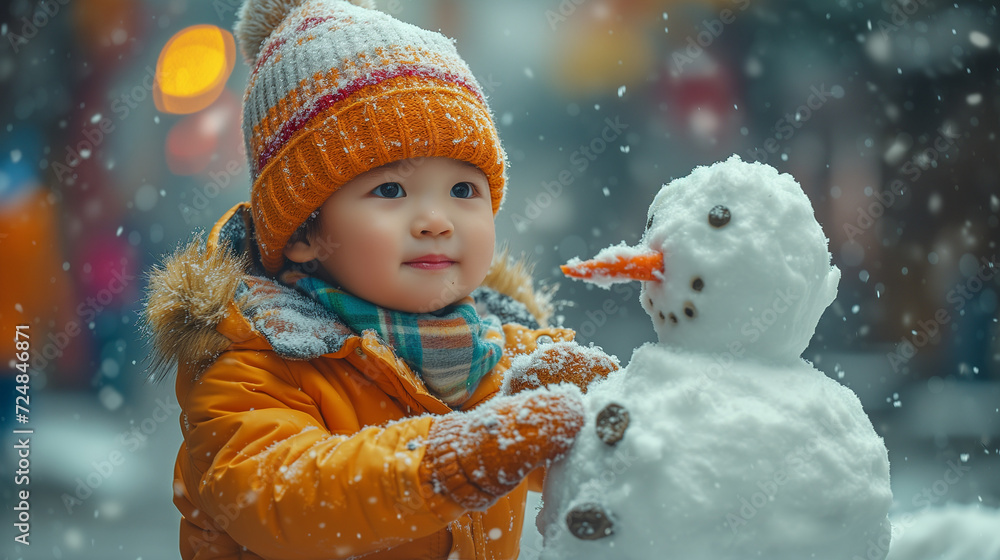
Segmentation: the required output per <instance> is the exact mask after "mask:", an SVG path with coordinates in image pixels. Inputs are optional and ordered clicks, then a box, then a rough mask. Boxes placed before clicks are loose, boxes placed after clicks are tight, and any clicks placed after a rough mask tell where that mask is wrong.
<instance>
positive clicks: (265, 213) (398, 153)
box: [235, 0, 506, 273]
mask: <svg viewBox="0 0 1000 560" xmlns="http://www.w3.org/2000/svg"><path fill="white" fill-rule="evenodd" d="M352 2H354V4H357V5H354V4H352V3H350V2H348V1H347V0H247V2H246V3H245V4H244V5H243V7H242V9H241V10H240V14H239V19H238V21H237V22H236V27H235V34H236V38H237V40H238V42H239V45H240V50H241V51H242V52H243V56H244V57H245V58H246V60H247V61H248V62H249V63H250V64H252V65H253V70H252V71H251V73H250V79H249V82H248V84H247V90H246V94H245V96H244V98H243V137H244V141H245V142H246V149H247V157H248V159H249V162H250V171H251V177H252V179H253V186H252V187H251V193H250V205H251V209H252V214H253V221H254V230H255V235H256V241H257V246H258V248H259V249H260V256H261V261H262V263H263V265H264V268H265V269H266V270H267V271H268V272H271V273H274V272H277V271H278V270H279V269H280V268H281V266H282V264H283V263H284V255H283V250H284V247H285V244H286V243H287V242H288V239H289V238H290V237H291V235H292V234H293V233H294V232H295V230H296V229H297V228H298V227H299V226H300V225H301V224H302V223H303V222H305V220H306V219H307V218H308V217H309V215H310V214H311V213H312V212H313V211H315V210H316V209H317V208H319V207H320V206H321V205H322V204H323V203H324V202H325V201H326V199H327V198H328V197H329V196H330V195H331V194H333V192H334V191H336V190H337V189H338V188H339V187H340V186H341V185H343V184H344V183H346V182H347V181H349V180H351V179H352V178H354V177H355V176H357V175H359V174H361V173H364V172H365V171H369V170H371V169H374V168H376V167H379V166H381V165H385V164H387V163H391V162H394V161H399V160H402V159H406V158H412V157H449V158H454V159H458V160H463V161H467V162H469V163H471V164H473V165H475V166H477V167H478V168H479V169H481V170H482V171H483V173H485V174H486V177H487V179H488V180H489V188H490V200H491V203H492V205H493V213H494V214H496V212H497V211H498V210H499V209H500V203H501V201H502V200H503V196H504V184H505V182H506V177H505V167H506V154H505V153H504V151H503V148H502V147H501V145H500V139H499V137H498V135H497V130H496V126H495V125H494V122H493V117H492V115H491V114H490V110H489V107H488V106H487V104H486V97H485V95H484V94H483V91H482V88H481V87H480V86H479V83H478V82H477V81H476V78H475V77H474V76H473V75H472V72H471V71H470V70H469V67H468V66H467V65H466V64H465V62H464V61H463V60H462V59H461V57H459V55H458V53H457V52H456V50H455V46H454V44H453V41H452V40H451V39H448V38H446V37H444V36H443V35H441V34H440V33H435V32H432V31H427V30H424V29H421V28H419V27H416V26H413V25H410V24H408V23H404V22H401V21H398V20H396V19H394V18H392V17H391V16H389V15H388V14H385V13H382V12H379V11H377V10H375V9H374V5H373V3H372V1H371V0H352Z"/></svg>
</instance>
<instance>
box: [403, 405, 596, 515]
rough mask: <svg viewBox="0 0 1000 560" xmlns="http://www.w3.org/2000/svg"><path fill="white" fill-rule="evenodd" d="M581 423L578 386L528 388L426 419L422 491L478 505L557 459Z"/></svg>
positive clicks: (466, 505)
mask: <svg viewBox="0 0 1000 560" xmlns="http://www.w3.org/2000/svg"><path fill="white" fill-rule="evenodd" d="M581 427H583V401H582V399H581V396H580V393H579V391H577V390H576V389H572V388H562V389H560V390H551V391H550V390H540V391H529V392H525V393H521V394H519V395H515V396H513V397H494V398H493V399H492V400H490V401H488V402H486V403H484V404H482V405H480V406H479V407H477V408H476V409H475V410H472V411H469V412H452V413H449V414H446V415H444V416H441V417H440V418H439V419H436V420H435V421H434V424H432V426H431V429H430V433H429V434H428V436H427V451H426V453H425V454H424V458H423V460H422V462H421V464H420V474H421V479H422V480H423V484H424V487H425V491H432V492H435V493H438V494H445V495H447V496H449V497H450V498H451V499H453V500H454V501H455V502H456V503H458V504H459V505H460V506H462V507H464V508H466V509H476V510H483V509H486V508H488V507H489V506H491V505H493V503H494V502H496V500H497V499H498V498H499V497H501V496H503V495H505V494H507V493H508V492H510V491H511V490H513V489H514V488H516V487H517V486H518V485H519V484H520V483H521V481H522V480H523V479H524V477H526V476H527V475H528V473H530V472H531V471H533V470H534V469H535V468H536V467H539V466H543V465H547V464H548V463H549V462H551V461H554V460H558V459H560V458H561V457H562V456H563V455H564V454H565V453H566V452H567V451H568V450H569V448H570V446H571V445H572V444H573V440H574V439H575V438H576V434H577V432H579V431H580V428H581Z"/></svg>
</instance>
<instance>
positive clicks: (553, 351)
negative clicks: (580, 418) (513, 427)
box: [503, 342, 621, 395]
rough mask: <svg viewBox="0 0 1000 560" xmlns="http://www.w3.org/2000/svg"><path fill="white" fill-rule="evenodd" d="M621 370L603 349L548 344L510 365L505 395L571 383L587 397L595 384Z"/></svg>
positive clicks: (573, 343)
mask: <svg viewBox="0 0 1000 560" xmlns="http://www.w3.org/2000/svg"><path fill="white" fill-rule="evenodd" d="M620 368H621V366H620V365H619V364H618V359H617V358H615V357H614V356H608V355H607V354H605V353H604V351H602V350H601V349H600V348H595V347H584V346H580V345H579V344H577V343H575V342H556V343H554V344H545V345H542V346H539V347H538V350H535V351H534V352H532V353H531V354H528V355H526V356H518V357H517V358H515V359H514V360H513V361H512V362H511V364H510V369H508V370H507V373H506V375H505V378H504V383H503V392H504V393H505V394H508V395H514V394H517V393H520V392H521V391H526V390H530V389H535V388H538V387H543V386H548V385H555V384H557V383H572V384H573V385H576V386H577V387H579V389H580V390H581V391H583V392H584V393H586V392H587V387H589V386H590V384H591V383H592V382H593V381H595V380H596V379H603V378H605V377H607V376H608V374H609V373H611V372H612V371H617V370H618V369H620Z"/></svg>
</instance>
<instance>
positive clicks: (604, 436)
mask: <svg viewBox="0 0 1000 560" xmlns="http://www.w3.org/2000/svg"><path fill="white" fill-rule="evenodd" d="M625 428H628V411H627V410H625V407H624V406H621V405H618V404H615V403H611V404H609V405H608V406H606V407H604V410H602V411H600V412H599V413H597V437H599V438H601V441H603V442H604V443H606V444H608V445H614V444H616V443H618V442H619V441H621V439H622V438H623V437H625Z"/></svg>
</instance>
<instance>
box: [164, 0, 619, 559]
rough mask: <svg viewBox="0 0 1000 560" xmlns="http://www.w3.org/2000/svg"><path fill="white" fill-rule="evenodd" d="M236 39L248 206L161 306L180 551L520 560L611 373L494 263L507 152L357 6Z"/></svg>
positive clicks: (452, 73) (188, 265)
mask: <svg viewBox="0 0 1000 560" xmlns="http://www.w3.org/2000/svg"><path fill="white" fill-rule="evenodd" d="M236 32H237V36H238V39H239V41H240V44H241V49H242V50H243V53H244V55H245V56H246V58H247V60H249V61H252V62H253V64H254V66H253V71H252V73H251V75H250V79H249V85H248V88H247V93H246V96H245V98H244V116H243V127H244V135H245V140H246V145H247V153H248V156H249V159H250V164H251V168H252V176H253V185H252V189H251V201H250V202H249V203H242V204H239V205H237V206H235V207H234V208H232V209H231V210H229V212H227V213H226V214H225V215H224V216H223V217H222V218H221V219H220V220H219V221H218V222H217V223H216V225H215V226H214V227H213V228H212V229H211V231H210V233H209V234H208V239H207V240H206V241H204V242H200V241H199V242H194V243H192V244H190V245H189V246H188V247H187V248H185V249H182V250H180V251H179V252H178V253H177V254H175V255H173V256H172V257H171V258H169V259H168V260H167V262H166V263H165V266H164V268H163V269H158V270H156V271H154V272H153V274H152V275H151V279H150V295H149V300H148V302H147V321H148V324H149V327H150V329H151V331H152V333H153V335H154V343H155V346H156V349H157V351H158V360H159V361H158V367H161V366H164V365H165V364H166V363H167V362H169V361H172V360H176V361H177V362H178V377H177V381H176V391H177V398H178V402H179V403H180V405H181V407H182V413H181V429H182V433H183V436H184V443H183V445H182V447H181V449H180V451H179V453H178V457H177V463H176V468H175V479H174V503H175V504H176V506H177V507H178V509H179V510H180V512H181V515H182V520H181V529H180V548H181V555H182V557H183V558H186V559H187V558H197V559H209V558H295V559H308V558H349V557H350V558H353V557H364V558H372V559H380V560H385V559H395V558H462V559H466V558H469V559H471V558H509V559H513V558H516V557H517V556H518V544H519V539H520V534H521V527H522V523H523V517H524V507H525V506H524V503H525V495H526V492H527V490H528V489H529V487H530V488H532V489H534V490H539V489H540V483H541V479H542V477H543V476H544V467H545V466H546V465H547V464H549V462H551V461H552V460H554V459H557V458H558V457H560V456H561V455H562V454H563V453H564V452H565V451H566V450H567V449H568V448H569V446H570V445H571V444H572V441H573V439H574V438H575V436H576V433H577V432H578V431H579V429H580V427H581V426H582V425H583V405H582V401H581V400H580V396H579V395H580V391H579V390H578V388H579V389H584V390H585V389H586V387H587V384H588V383H589V382H590V381H591V380H592V379H594V378H596V377H598V376H603V375H606V374H607V373H608V372H610V371H612V370H614V369H617V363H616V362H615V361H614V360H613V359H611V358H609V357H607V356H605V355H603V354H601V353H599V352H596V351H595V350H594V349H583V348H580V347H579V346H574V345H573V344H572V343H569V342H565V341H569V340H571V339H572V338H573V336H574V333H573V332H572V331H570V330H568V329H559V328H541V327H540V324H544V322H545V319H546V318H547V316H548V315H549V313H550V309H551V304H550V303H549V300H548V298H549V297H550V294H545V293H537V292H535V291H534V290H533V288H532V286H531V279H530V277H529V272H528V271H527V269H526V267H525V266H524V264H523V263H516V264H512V263H510V262H508V258H507V255H506V254H501V255H499V258H498V259H496V260H495V261H494V259H493V245H494V241H495V233H494V225H493V218H494V215H495V213H496V212H497V210H498V209H499V207H500V203H501V200H502V199H503V194H504V182H505V177H504V173H505V156H504V153H503V150H502V148H501V146H500V142H499V139H498V137H497V133H496V128H495V126H494V124H493V121H492V118H491V116H490V113H489V109H488V107H487V105H486V102H485V100H484V97H483V95H482V92H481V90H480V88H479V86H478V84H477V83H476V80H475V78H474V77H473V76H472V74H471V73H470V72H469V70H468V68H467V67H466V65H465V63H464V62H463V61H462V60H461V58H459V57H458V55H457V53H456V52H455V50H454V47H453V45H452V43H451V42H450V41H449V40H447V39H445V38H444V37H442V36H441V35H439V34H437V33H432V32H428V31H425V30H422V29H419V28H416V27H413V26H411V25H407V24H404V23H401V22H398V21H396V20H394V19H393V18H391V17H389V16H387V15H385V14H382V13H380V12H377V11H375V10H374V9H371V8H369V7H367V6H355V5H352V4H349V3H348V2H346V1H345V0H304V1H303V0H250V2H248V3H247V4H246V5H244V6H243V9H242V10H241V13H240V21H239V22H238V23H237V27H236ZM559 341H563V342H559ZM543 343H544V344H543ZM539 344H543V345H542V348H541V349H540V350H538V351H537V352H535V350H536V346H538V345H539ZM532 352H535V353H533V354H531V355H530V356H528V357H525V358H522V359H521V361H522V362H525V363H527V364H529V366H528V367H527V369H525V370H523V371H521V373H522V375H521V377H518V378H517V379H516V381H517V383H513V382H512V381H511V380H510V379H508V382H507V384H506V385H505V386H504V379H503V376H504V373H505V371H507V370H508V369H509V368H510V363H511V359H512V358H513V357H514V356H515V355H518V354H529V353H532ZM561 382H568V383H571V384H572V385H564V386H561V387H559V388H555V387H551V388H550V387H543V386H548V385H555V384H558V383H561ZM502 386H504V387H505V390H504V391H501V387H502ZM498 393H504V394H502V395H500V396H497V395H498ZM494 397H495V398H494ZM470 409H475V411H474V412H468V411H469V410H470Z"/></svg>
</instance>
